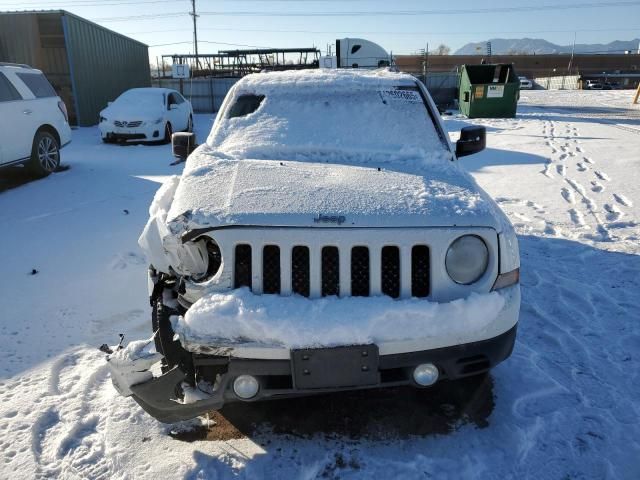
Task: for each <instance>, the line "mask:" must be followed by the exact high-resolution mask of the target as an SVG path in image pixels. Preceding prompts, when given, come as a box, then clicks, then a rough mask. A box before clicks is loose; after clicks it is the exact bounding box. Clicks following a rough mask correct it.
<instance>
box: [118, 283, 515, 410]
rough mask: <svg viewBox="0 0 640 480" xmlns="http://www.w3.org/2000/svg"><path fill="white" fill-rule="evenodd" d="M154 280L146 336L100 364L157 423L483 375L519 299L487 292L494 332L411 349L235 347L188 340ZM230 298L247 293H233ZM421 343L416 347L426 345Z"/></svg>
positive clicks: (171, 294)
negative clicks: (234, 406)
mask: <svg viewBox="0 0 640 480" xmlns="http://www.w3.org/2000/svg"><path fill="white" fill-rule="evenodd" d="M154 278H155V279H156V285H158V284H159V283H163V284H162V286H161V287H159V288H158V287H157V288H156V289H155V291H156V292H158V291H159V290H161V291H160V295H159V296H158V297H157V298H156V300H155V302H154V329H155V333H154V337H153V338H151V339H149V340H147V341H146V342H132V343H130V344H129V345H128V346H127V347H126V348H124V349H122V350H120V351H116V352H114V353H113V354H111V355H109V356H108V364H109V366H110V369H111V372H112V380H113V383H114V385H115V387H116V389H117V390H118V391H119V392H120V393H121V394H122V395H124V396H132V398H133V399H134V400H135V401H136V402H137V403H138V404H139V405H140V406H141V407H142V408H143V409H144V410H145V411H146V412H148V413H149V414H150V415H152V416H153V417H155V418H156V419H158V420H159V421H161V422H164V423H174V422H178V421H182V420H187V419H190V418H194V417H196V416H198V415H201V414H204V413H206V412H208V411H211V410H218V409H220V408H222V407H223V405H224V404H226V403H229V402H236V401H248V402H253V401H260V400H267V399H274V398H284V397H292V396H303V395H313V394H319V393H327V392H336V391H341V390H356V389H367V388H379V387H392V386H400V385H413V386H416V387H425V386H428V385H430V384H432V383H435V381H440V380H455V379H458V378H463V377H467V376H471V375H476V374H480V373H483V372H486V371H488V370H489V369H491V368H493V367H494V366H495V365H497V364H498V363H500V362H501V361H503V360H504V359H506V358H507V357H509V355H510V354H511V351H512V349H513V345H514V342H515V337H516V329H517V312H518V308H519V302H520V291H519V287H518V286H517V285H516V286H512V287H509V288H505V289H503V290H501V291H500V292H497V293H496V294H497V295H500V298H501V300H502V303H501V307H500V309H499V311H498V313H497V314H496V315H495V316H494V318H492V319H491V320H490V322H489V323H488V324H487V325H485V328H484V331H485V332H488V331H490V330H491V331H493V332H495V331H496V330H495V329H496V328H497V329H498V330H502V329H504V331H501V332H500V333H499V334H497V335H495V334H490V335H491V336H490V337H489V338H484V339H482V340H477V341H470V342H464V343H456V342H453V344H451V345H447V346H442V347H438V348H426V349H423V350H420V349H416V345H417V343H416V341H420V339H413V340H411V341H408V342H407V341H405V342H404V347H403V346H402V345H403V342H388V341H380V342H368V343H360V344H350V345H338V346H335V345H334V346H331V347H323V346H317V345H316V346H314V347H313V348H305V347H300V346H293V347H287V346H283V345H273V344H270V345H267V344H257V343H256V342H255V341H251V339H245V342H244V343H242V341H239V340H238V339H234V340H233V341H231V340H229V339H226V340H224V339H219V340H218V341H215V340H212V339H211V340H206V341H204V340H202V337H198V338H199V340H198V341H195V340H194V339H193V338H191V339H189V338H187V337H185V334H184V330H180V328H181V327H180V322H179V321H178V320H183V319H184V317H185V316H186V313H187V311H186V309H184V308H183V307H181V306H180V304H179V303H177V302H176V300H175V298H176V296H177V295H176V290H174V289H176V288H178V287H177V286H176V285H175V284H171V283H170V282H166V283H165V282H163V281H162V280H161V279H160V277H159V276H155V277H154ZM231 295H232V296H239V297H248V296H253V294H251V293H250V292H246V291H243V290H240V291H236V292H232V293H231ZM255 297H260V296H255ZM245 300H246V298H245ZM285 300H286V299H285ZM305 301H308V302H313V301H312V300H306V299H305ZM333 301H335V302H339V301H340V300H338V299H335V300H333ZM452 303H455V302H452ZM444 307H445V308H446V305H444ZM242 308H243V309H245V313H246V314H248V315H251V313H252V312H250V311H249V312H246V309H248V308H249V305H248V304H244V305H243V307H242ZM470 308H473V306H472V305H470ZM440 320H444V319H440ZM446 320H447V321H451V319H446ZM174 328H176V329H178V330H180V333H176V331H175V330H174ZM276 328H277V326H276ZM458 338H460V339H462V337H460V335H458ZM181 339H182V341H181ZM422 340H423V343H422V344H423V345H426V346H427V345H433V343H430V342H429V340H428V339H422ZM141 343H144V345H143V346H141ZM185 346H186V347H188V349H187V348H185ZM159 352H161V353H159ZM205 352H206V353H205ZM424 366H433V367H435V371H436V372H437V373H436V376H435V378H434V379H433V382H428V383H427V384H423V383H421V379H420V378H419V377H416V372H418V371H423V370H424ZM420 369H422V370H420ZM247 379H249V380H247ZM247 381H248V382H254V384H255V388H253V387H251V386H249V388H248V390H249V394H247V385H248V384H247ZM254 391H255V393H254Z"/></svg>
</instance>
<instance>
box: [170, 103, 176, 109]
mask: <svg viewBox="0 0 640 480" xmlns="http://www.w3.org/2000/svg"><path fill="white" fill-rule="evenodd" d="M177 109H178V104H177V103H172V104H171V105H169V110H177Z"/></svg>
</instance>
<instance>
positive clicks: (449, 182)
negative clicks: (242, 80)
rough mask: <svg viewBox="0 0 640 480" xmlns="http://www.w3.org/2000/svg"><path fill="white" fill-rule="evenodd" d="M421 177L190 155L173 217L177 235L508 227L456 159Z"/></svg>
mask: <svg viewBox="0 0 640 480" xmlns="http://www.w3.org/2000/svg"><path fill="white" fill-rule="evenodd" d="M419 170H420V173H413V172H411V170H409V171H408V172H405V171H397V169H394V170H390V169H386V168H379V167H376V166H372V167H369V166H354V165H341V164H335V163H315V162H296V161H280V160H250V159H247V160H234V159H231V160H228V159H214V160H212V158H211V155H208V154H207V153H206V151H203V150H200V151H197V152H195V154H194V155H192V156H191V157H190V158H189V161H188V163H187V166H186V167H185V172H184V174H183V176H182V179H181V181H180V184H179V185H178V188H177V190H176V192H175V196H174V199H173V203H172V205H171V209H170V210H169V212H168V216H167V220H168V223H169V225H170V228H171V230H173V232H174V233H176V234H177V233H181V232H184V231H187V230H191V229H196V228H208V227H214V228H215V227H222V226H229V225H245V226H247V225H248V226H295V227H338V228H340V227H342V228H344V227H433V226H481V227H493V228H495V229H496V230H498V231H500V230H501V227H500V225H501V219H500V215H499V213H497V212H499V210H498V209H497V207H496V206H495V204H494V203H493V201H492V200H491V199H490V198H489V197H488V196H487V195H486V193H484V192H483V191H482V190H481V189H480V188H479V187H478V186H477V184H476V183H475V182H474V181H473V179H472V178H471V177H470V176H469V175H468V174H466V173H465V172H463V171H462V170H460V169H459V168H458V167H457V165H455V164H454V163H453V162H449V161H445V160H441V161H439V162H433V163H431V164H425V165H424V166H423V167H422V168H420V169H419Z"/></svg>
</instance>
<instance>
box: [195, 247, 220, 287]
mask: <svg viewBox="0 0 640 480" xmlns="http://www.w3.org/2000/svg"><path fill="white" fill-rule="evenodd" d="M205 245H206V247H207V257H208V258H207V261H208V263H207V273H206V274H205V275H204V276H203V277H200V278H198V279H197V281H199V282H203V281H205V280H209V279H210V278H213V277H214V276H215V274H216V273H218V270H220V267H221V266H222V252H221V251H220V247H219V246H218V244H217V243H216V242H215V240H213V239H212V238H207V240H206V242H205Z"/></svg>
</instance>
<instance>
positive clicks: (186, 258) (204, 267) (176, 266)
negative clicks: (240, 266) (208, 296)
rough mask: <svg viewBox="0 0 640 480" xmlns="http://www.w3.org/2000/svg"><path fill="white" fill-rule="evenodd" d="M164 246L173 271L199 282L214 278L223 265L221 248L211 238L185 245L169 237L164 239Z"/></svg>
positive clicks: (173, 237) (200, 239) (175, 238)
mask: <svg viewBox="0 0 640 480" xmlns="http://www.w3.org/2000/svg"><path fill="white" fill-rule="evenodd" d="M162 246H163V247H164V251H165V253H166V256H167V259H168V263H169V265H171V268H172V269H173V271H174V272H176V273H177V274H178V275H182V276H185V277H191V278H192V279H193V280H195V281H197V282H203V281H205V280H208V279H210V278H213V277H214V276H215V275H216V273H218V270H220V267H221V265H222V253H221V251H220V247H219V246H218V244H217V243H216V241H215V240H213V239H212V238H209V237H206V238H202V237H201V238H199V239H196V240H193V241H189V242H186V243H183V242H182V241H181V240H180V239H179V238H177V237H175V236H173V235H169V236H166V237H164V238H163V239H162Z"/></svg>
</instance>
